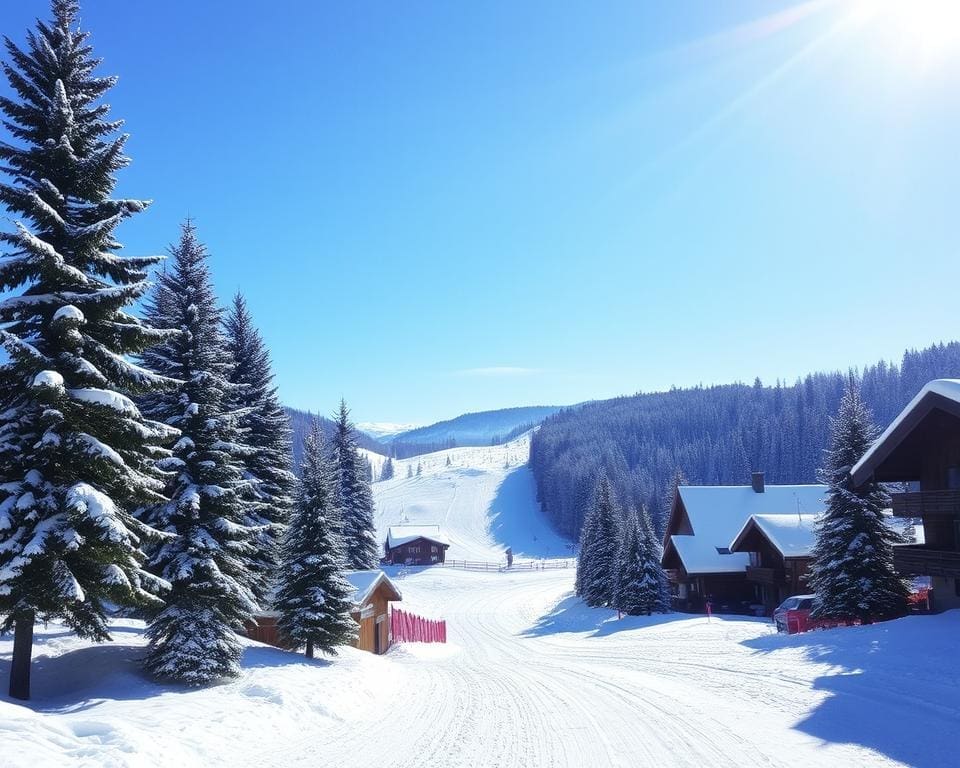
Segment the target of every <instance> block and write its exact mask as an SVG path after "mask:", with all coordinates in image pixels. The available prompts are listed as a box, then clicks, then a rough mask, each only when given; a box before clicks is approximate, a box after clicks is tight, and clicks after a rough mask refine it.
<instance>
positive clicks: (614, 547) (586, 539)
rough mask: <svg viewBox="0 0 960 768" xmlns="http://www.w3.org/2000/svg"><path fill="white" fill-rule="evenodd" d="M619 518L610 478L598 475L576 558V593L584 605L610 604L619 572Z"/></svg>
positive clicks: (619, 514) (612, 600) (611, 603)
mask: <svg viewBox="0 0 960 768" xmlns="http://www.w3.org/2000/svg"><path fill="white" fill-rule="evenodd" d="M620 518H621V513H620V510H619V509H618V507H617V504H616V502H615V501H614V499H613V493H612V491H611V490H610V481H609V480H608V479H607V476H606V475H605V474H604V475H601V476H600V480H599V481H598V482H597V490H596V493H595V495H594V502H593V506H592V507H591V509H590V511H589V513H588V514H587V519H586V520H585V521H584V524H583V533H582V535H581V537H580V555H579V559H578V560H577V576H576V589H577V594H578V595H580V596H581V597H582V598H583V600H584V602H586V604H587V605H590V606H594V607H599V606H610V605H613V602H614V592H615V590H616V586H617V574H618V572H619V558H618V555H619V550H620Z"/></svg>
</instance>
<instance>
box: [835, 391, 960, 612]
mask: <svg viewBox="0 0 960 768" xmlns="http://www.w3.org/2000/svg"><path fill="white" fill-rule="evenodd" d="M851 473H852V476H853V483H854V485H856V486H860V485H863V484H864V483H866V482H868V481H870V480H876V481H878V482H882V483H905V484H907V489H908V490H906V491H904V492H898V493H893V494H891V500H892V507H893V514H894V516H895V517H900V518H919V519H921V520H922V521H923V541H924V543H923V544H916V545H906V546H897V547H895V548H894V554H893V564H894V566H895V567H896V569H897V571H899V572H900V573H901V574H903V575H904V576H928V577H930V579H931V586H932V588H933V605H934V608H935V609H936V610H945V609H948V608H960V380H957V379H937V380H935V381H931V382H930V383H928V384H927V385H926V386H925V387H924V388H923V389H921V390H920V392H919V393H918V394H917V396H916V397H915V398H913V400H911V401H910V403H909V404H908V405H907V407H906V408H904V409H903V411H902V412H901V413H900V415H899V416H897V418H896V419H894V420H893V422H892V423H891V424H890V426H889V427H887V429H886V430H885V431H884V432H883V434H882V435H880V437H879V438H878V439H877V441H876V442H875V443H874V444H873V445H872V446H871V447H870V449H869V450H868V451H867V452H866V453H865V454H864V455H863V458H861V459H860V461H858V462H857V463H856V464H855V465H854V466H853V469H852V470H851Z"/></svg>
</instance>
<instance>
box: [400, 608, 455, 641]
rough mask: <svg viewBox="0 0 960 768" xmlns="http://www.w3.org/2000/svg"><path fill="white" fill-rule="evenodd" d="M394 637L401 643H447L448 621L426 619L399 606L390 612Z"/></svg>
mask: <svg viewBox="0 0 960 768" xmlns="http://www.w3.org/2000/svg"><path fill="white" fill-rule="evenodd" d="M390 628H391V632H392V639H393V641H394V642H399V643H404V642H406V643H445V642H447V622H445V621H443V620H433V619H425V618H423V617H422V616H415V615H413V614H412V613H407V612H406V611H401V610H399V609H398V608H394V609H392V611H391V612H390Z"/></svg>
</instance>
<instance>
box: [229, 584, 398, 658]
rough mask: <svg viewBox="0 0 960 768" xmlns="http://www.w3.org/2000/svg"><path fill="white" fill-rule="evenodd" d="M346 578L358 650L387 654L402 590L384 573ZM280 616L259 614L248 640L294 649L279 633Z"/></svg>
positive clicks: (249, 625)
mask: <svg viewBox="0 0 960 768" xmlns="http://www.w3.org/2000/svg"><path fill="white" fill-rule="evenodd" d="M345 575H346V578H347V581H348V582H349V583H350V586H351V587H353V594H352V595H351V600H352V601H353V606H354V607H353V610H351V611H350V615H351V616H352V617H353V620H354V621H356V622H357V624H359V625H360V631H359V632H358V633H357V641H356V643H355V645H356V647H357V648H359V649H360V650H361V651H370V653H386V650H387V648H389V647H390V603H391V602H396V601H398V600H402V599H403V597H402V596H401V595H400V590H399V589H397V587H396V585H395V584H394V583H393V582H392V581H391V580H390V579H389V578H388V577H387V574H385V573H384V572H383V571H381V570H370V571H347V573H346V574H345ZM278 615H279V614H278V613H277V612H276V611H261V612H260V613H258V614H257V615H256V616H255V622H251V623H249V624H247V627H246V634H247V637H249V638H250V639H251V640H257V641H259V642H261V643H267V644H268V645H273V646H275V647H277V648H286V649H291V650H292V649H295V648H296V643H290V642H289V641H288V640H287V639H286V638H285V637H284V636H283V634H282V633H281V632H280V629H279V627H278V626H277V617H278Z"/></svg>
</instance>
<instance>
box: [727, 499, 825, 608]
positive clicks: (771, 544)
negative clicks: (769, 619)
mask: <svg viewBox="0 0 960 768" xmlns="http://www.w3.org/2000/svg"><path fill="white" fill-rule="evenodd" d="M817 517H818V515H812V514H784V515H766V514H764V515H750V517H748V518H747V522H746V523H744V524H743V528H741V529H740V532H739V533H738V534H737V535H736V537H735V538H734V540H733V541H732V542H731V544H730V551H731V552H745V553H747V555H748V556H749V557H750V563H749V565H747V572H746V578H747V581H748V582H750V583H751V584H753V585H754V594H755V596H756V598H757V602H758V603H762V604H763V607H764V612H765V613H767V614H771V613H773V609H774V608H776V607H777V606H778V605H780V603H782V602H783V601H784V600H786V599H787V598H788V597H791V596H792V595H799V594H803V593H804V592H806V591H807V588H806V577H807V571H808V570H809V568H810V557H811V555H812V554H813V545H814V543H815V541H816V536H815V533H814V524H815V523H816V520H817Z"/></svg>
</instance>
